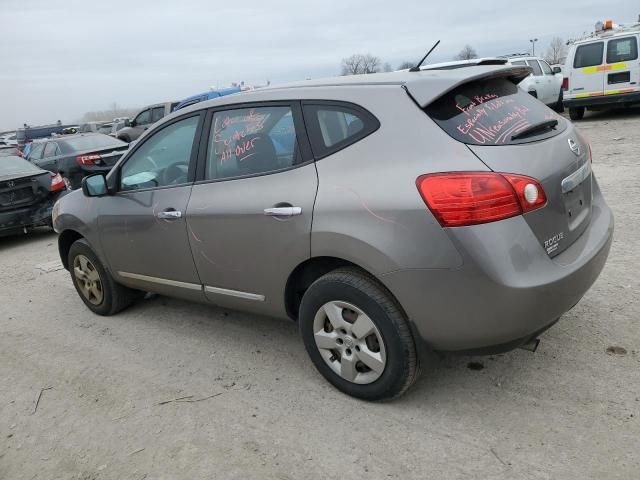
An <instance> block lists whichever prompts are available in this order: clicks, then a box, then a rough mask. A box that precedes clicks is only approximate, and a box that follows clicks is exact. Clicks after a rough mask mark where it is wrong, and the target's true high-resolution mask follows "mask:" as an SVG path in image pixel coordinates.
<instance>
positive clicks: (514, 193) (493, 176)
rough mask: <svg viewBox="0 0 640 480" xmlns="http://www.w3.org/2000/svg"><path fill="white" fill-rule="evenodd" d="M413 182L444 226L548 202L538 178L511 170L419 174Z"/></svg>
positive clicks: (488, 219)
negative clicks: (513, 172)
mask: <svg viewBox="0 0 640 480" xmlns="http://www.w3.org/2000/svg"><path fill="white" fill-rule="evenodd" d="M416 185H417V186H418V191H419V192H420V195H421V196H422V199H423V200H424V201H425V203H426V204H427V207H429V210H431V213H433V215H434V216H435V217H436V219H437V220H438V222H440V225H442V226H443V227H462V226H465V225H477V224H480V223H488V222H495V221H497V220H503V219H505V218H509V217H514V216H516V215H521V214H523V213H527V212H530V211H532V210H535V209H537V208H540V207H542V206H544V204H545V203H546V202H547V197H546V195H545V193H544V190H543V189H542V185H540V183H538V181H537V180H535V179H533V178H530V177H525V176H523V175H514V174H510V173H493V172H488V173H485V172H460V173H453V172H452V173H436V174H429V175H422V176H421V177H418V179H417V180H416Z"/></svg>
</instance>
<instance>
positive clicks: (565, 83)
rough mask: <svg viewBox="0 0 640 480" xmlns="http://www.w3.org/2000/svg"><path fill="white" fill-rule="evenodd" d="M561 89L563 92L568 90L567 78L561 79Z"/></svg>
mask: <svg viewBox="0 0 640 480" xmlns="http://www.w3.org/2000/svg"><path fill="white" fill-rule="evenodd" d="M562 89H563V90H565V91H566V90H569V78H567V77H564V78H563V79H562Z"/></svg>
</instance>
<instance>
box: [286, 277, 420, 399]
mask: <svg viewBox="0 0 640 480" xmlns="http://www.w3.org/2000/svg"><path fill="white" fill-rule="evenodd" d="M299 322H300V333H301V335H302V339H303V341H304V345H305V348H306V350H307V353H308V354H309V356H310V357H311V360H312V361H313V363H314V365H315V366H316V368H317V369H318V371H319V372H320V373H321V374H322V375H323V376H324V377H325V378H326V379H327V380H328V381H329V382H330V383H332V384H333V385H334V386H335V387H336V388H337V389H338V390H340V391H342V392H344V393H346V394H348V395H351V396H353V397H357V398H361V399H364V400H384V399H390V398H396V397H399V396H400V395H402V394H403V393H405V392H406V391H407V390H408V389H409V387H411V385H413V383H414V382H415V380H416V379H417V378H418V375H419V366H418V357H417V353H416V346H415V342H414V340H413V336H412V334H411V329H410V328H409V324H408V322H407V320H406V319H405V318H404V314H403V313H402V311H401V309H400V307H399V306H398V305H397V303H396V301H395V300H394V299H393V297H392V296H391V294H390V293H389V292H388V291H387V290H386V288H385V287H384V286H383V285H381V284H380V283H379V282H378V281H377V280H376V279H375V278H373V277H371V276H370V275H368V274H366V273H364V272H362V271H360V270H358V269H356V268H344V269H339V270H334V271H333V272H330V273H328V274H326V275H324V276H322V277H320V278H319V279H318V280H316V281H315V282H314V283H313V284H312V285H311V286H310V287H309V288H308V289H307V291H306V292H305V294H304V297H303V298H302V303H301V305H300V315H299Z"/></svg>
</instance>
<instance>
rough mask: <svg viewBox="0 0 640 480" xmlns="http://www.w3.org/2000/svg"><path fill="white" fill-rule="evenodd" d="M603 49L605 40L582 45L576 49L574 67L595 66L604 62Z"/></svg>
mask: <svg viewBox="0 0 640 480" xmlns="http://www.w3.org/2000/svg"><path fill="white" fill-rule="evenodd" d="M603 51H604V43H603V42H596V43H589V44H588V45H580V46H579V47H578V48H577V49H576V55H575V57H574V58H573V68H583V67H593V66H595V65H600V64H602V52H603Z"/></svg>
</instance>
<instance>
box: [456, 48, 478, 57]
mask: <svg viewBox="0 0 640 480" xmlns="http://www.w3.org/2000/svg"><path fill="white" fill-rule="evenodd" d="M472 58H478V54H477V53H476V51H475V50H474V48H473V47H472V46H471V45H465V46H464V47H463V48H462V50H460V53H458V54H457V55H456V56H455V57H454V60H471V59H472Z"/></svg>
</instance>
